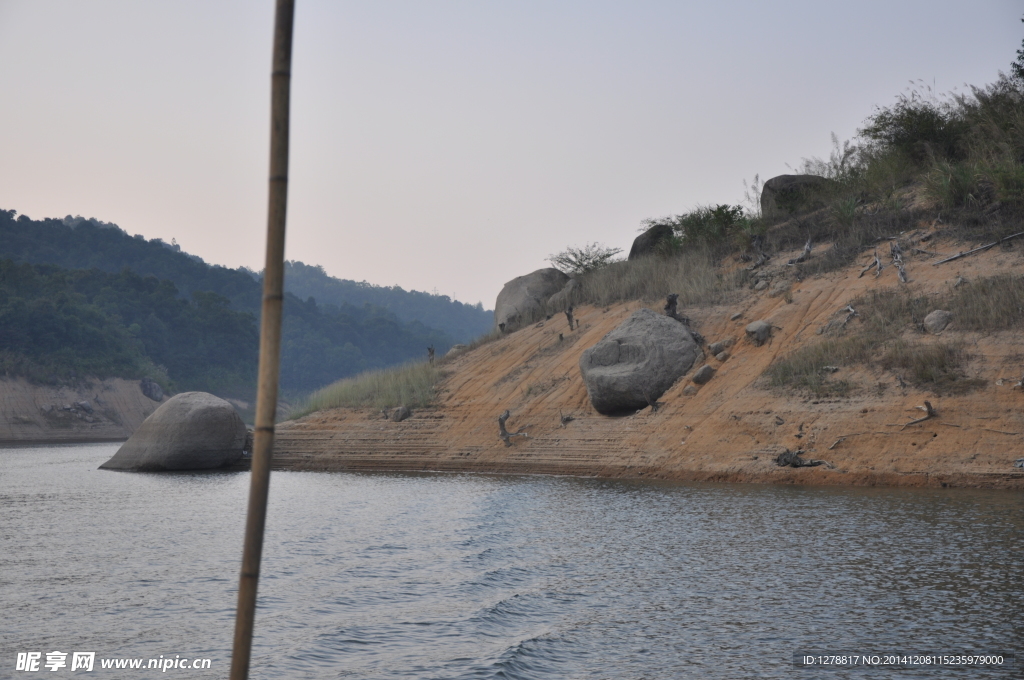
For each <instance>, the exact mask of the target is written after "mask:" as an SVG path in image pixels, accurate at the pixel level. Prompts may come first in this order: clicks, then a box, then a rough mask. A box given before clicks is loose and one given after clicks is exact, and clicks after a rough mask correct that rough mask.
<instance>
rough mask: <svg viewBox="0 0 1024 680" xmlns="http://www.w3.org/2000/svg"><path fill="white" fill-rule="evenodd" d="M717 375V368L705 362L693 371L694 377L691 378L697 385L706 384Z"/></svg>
mask: <svg viewBox="0 0 1024 680" xmlns="http://www.w3.org/2000/svg"><path fill="white" fill-rule="evenodd" d="M713 377H715V368H714V367H713V366H711V365H710V364H704V365H703V366H701V367H700V368H698V369H697V370H696V371H694V373H693V377H692V378H690V380H692V381H693V383H694V384H695V385H704V384H706V383H707V382H709V381H710V380H711V379H712V378H713Z"/></svg>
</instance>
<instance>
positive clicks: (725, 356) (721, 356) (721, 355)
mask: <svg viewBox="0 0 1024 680" xmlns="http://www.w3.org/2000/svg"><path fill="white" fill-rule="evenodd" d="M715 358H716V359H718V360H719V361H725V360H726V359H728V358H729V353H728V352H724V351H723V352H719V353H718V354H716V355H715Z"/></svg>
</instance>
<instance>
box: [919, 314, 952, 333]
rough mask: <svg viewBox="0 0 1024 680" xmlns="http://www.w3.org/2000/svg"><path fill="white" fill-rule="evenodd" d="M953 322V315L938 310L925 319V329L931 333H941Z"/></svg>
mask: <svg viewBox="0 0 1024 680" xmlns="http://www.w3.org/2000/svg"><path fill="white" fill-rule="evenodd" d="M952 320H953V315H952V314H950V313H949V312H947V311H946V310H944V309H936V310H935V311H934V312H932V313H930V314H929V315H928V316H926V317H924V327H925V329H926V330H927V331H928V332H929V333H941V332H942V331H943V330H945V328H946V326H948V325H949V322H950V321H952Z"/></svg>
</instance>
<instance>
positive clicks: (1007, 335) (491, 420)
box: [275, 246, 1024, 489]
mask: <svg viewBox="0 0 1024 680" xmlns="http://www.w3.org/2000/svg"><path fill="white" fill-rule="evenodd" d="M824 247H827V246H824ZM784 258H785V254H782V255H780V256H778V258H777V259H778V260H779V261H783V262H784V261H785V259H784ZM1021 260H1022V257H1021V255H1020V254H1019V252H1017V251H1010V252H990V253H983V254H981V255H979V256H976V257H973V258H971V259H965V260H963V261H961V262H959V263H958V264H959V266H957V267H950V266H948V265H944V266H940V267H933V266H931V265H930V261H931V259H925V258H913V259H911V260H910V261H909V262H908V273H909V274H910V276H911V283H910V284H909V285H911V286H913V287H915V290H918V291H919V292H921V293H929V292H930V293H935V292H938V291H941V290H942V289H943V287H945V286H948V285H951V284H952V282H953V280H954V279H955V278H956V277H957V276H964V277H980V276H991V275H993V274H995V273H998V272H1002V271H1019V267H1020V264H1021ZM858 273H859V268H851V269H849V270H844V271H839V272H834V273H831V274H827V275H823V276H821V277H818V278H813V279H807V280H805V281H802V282H793V286H792V289H791V291H790V293H789V295H778V296H775V297H773V296H772V295H771V294H770V293H769V291H767V290H766V291H763V292H758V291H753V290H744V291H742V292H737V293H735V294H734V295H733V297H732V298H731V299H729V300H727V301H726V302H725V303H723V304H721V305H718V306H715V307H700V308H692V309H687V310H685V311H684V313H685V314H686V315H687V316H689V317H690V318H692V319H694V320H695V322H696V324H697V328H698V330H699V331H700V332H701V333H702V334H703V335H704V336H705V337H706V338H707V340H708V341H709V342H715V341H718V340H724V339H727V338H730V337H732V338H735V339H736V341H737V342H736V344H735V345H734V346H733V347H732V348H731V349H730V350H729V352H730V356H729V358H728V359H727V360H726V361H724V362H719V361H717V360H715V359H713V358H711V357H707V358H706V359H705V360H706V361H708V362H710V363H712V365H714V366H715V368H716V369H717V372H716V374H715V377H714V378H713V379H712V380H711V381H710V382H709V383H708V384H706V385H704V386H702V387H700V389H699V391H698V392H697V393H696V394H695V395H693V396H687V395H685V394H684V393H683V390H684V388H685V387H686V386H687V385H689V384H690V381H689V379H688V377H684V378H683V379H681V380H680V381H679V382H677V383H676V384H675V385H674V386H673V387H672V388H670V389H669V390H668V392H666V393H665V395H663V396H662V397H661V398H660V400H659V401H660V402H661V406H660V408H659V409H658V410H657V411H656V412H652V409H650V408H646V409H643V410H641V411H639V412H637V413H636V414H634V415H630V416H626V417H614V418H613V417H607V416H602V415H600V414H598V413H597V412H596V411H594V409H593V408H592V407H591V405H590V402H589V400H588V398H587V393H586V388H585V386H584V384H583V380H582V378H581V376H580V372H579V367H578V363H579V357H580V353H581V352H582V351H583V350H584V349H585V348H587V347H590V346H592V345H594V344H596V343H597V342H598V340H600V339H601V338H602V337H603V336H604V335H605V334H606V333H608V332H609V331H611V330H612V329H613V328H615V327H616V326H617V325H618V324H619V323H621V322H622V321H623V320H624V319H625V318H626V317H627V316H628V315H629V314H630V313H632V312H633V311H634V310H635V309H636V308H638V307H639V306H640V305H641V303H639V302H634V303H627V304H621V305H615V306H612V307H609V308H597V307H584V308H580V309H578V310H577V311H576V318H577V319H579V321H580V327H579V329H578V330H575V331H572V332H570V331H569V330H568V326H567V324H566V322H565V320H564V319H563V318H561V316H556V317H553V318H551V319H549V320H547V321H546V322H543V323H541V324H537V325H535V326H532V327H528V328H525V329H522V330H519V331H517V332H515V333H512V334H510V335H508V336H505V337H503V338H501V339H500V340H497V341H495V342H493V343H490V344H487V345H484V346H482V347H479V348H477V349H475V350H473V351H471V352H468V353H466V354H464V355H462V356H460V357H458V358H457V359H455V360H454V361H452V362H451V363H449V364H447V365H446V366H445V370H446V371H448V375H447V377H446V378H445V379H444V380H443V382H442V384H441V391H440V396H439V398H438V400H437V404H436V406H435V407H433V408H430V409H420V410H417V411H416V412H415V413H414V415H413V416H412V417H411V418H410V419H408V420H405V421H403V422H400V423H394V422H391V421H387V420H385V419H384V417H383V415H382V414H381V413H380V412H376V411H371V410H366V409H363V410H360V409H335V410H331V411H324V412H319V413H315V414H312V415H310V416H308V417H306V418H303V419H302V420H299V421H293V422H287V423H282V424H280V425H279V426H278V431H277V432H278V433H277V439H276V453H275V456H276V457H275V465H276V466H277V467H279V468H290V469H306V470H377V471H388V470H392V471H396V470H403V471H415V470H433V471H451V472H500V473H525V474H567V475H591V476H602V477H617V478H642V479H668V480H706V481H748V482H773V483H776V482H777V483H806V484H828V485H831V484H853V485H873V484H881V485H905V486H932V485H934V486H938V485H949V486H975V487H989V488H1015V489H1021V488H1024V470H1021V469H1019V468H1015V467H1014V465H1013V463H1014V461H1015V460H1016V459H1019V458H1022V457H1024V414H1022V407H1024V393H1022V391H1021V390H1020V389H1019V388H1018V389H1015V388H1014V385H1015V384H1016V383H1017V381H1018V378H1019V377H1020V373H1021V365H1020V360H1019V358H1020V342H1019V338H1018V335H1017V334H1016V333H1011V332H1000V333H994V334H977V333H957V332H955V331H948V332H947V333H949V335H948V337H946V338H944V339H946V340H949V339H956V340H958V341H961V342H963V343H965V345H966V346H967V347H968V350H969V353H970V355H971V360H970V362H969V365H968V366H967V368H966V370H967V374H968V376H970V377H972V378H974V379H980V380H982V381H984V387H981V388H979V389H977V390H975V391H973V392H970V393H968V394H964V395H959V396H936V395H934V394H931V393H929V392H927V391H922V390H918V389H915V388H913V387H900V386H899V385H898V384H897V383H896V381H895V380H894V378H893V375H892V374H891V373H885V372H882V371H876V370H873V369H869V368H866V367H859V368H842V369H841V370H840V372H839V373H838V374H836V376H834V377H835V378H837V379H844V380H847V381H849V382H850V383H851V384H854V385H855V386H856V387H855V389H854V390H853V391H852V392H851V394H850V396H848V397H845V398H842V399H823V400H819V399H812V398H810V397H807V396H800V395H796V394H792V393H785V394H784V393H781V392H778V391H773V390H769V389H766V388H765V387H764V386H763V384H762V380H761V375H762V373H763V372H764V370H765V369H766V368H767V367H768V366H769V364H770V363H771V362H772V360H773V359H775V358H777V357H780V356H783V355H785V354H787V353H789V352H791V351H793V350H794V349H797V348H799V347H800V346H802V345H804V344H807V343H812V342H817V341H818V340H820V338H821V336H820V335H819V334H818V330H819V329H820V328H822V327H823V326H824V325H825V324H827V323H828V322H829V321H830V320H833V319H835V318H837V317H838V318H842V316H840V312H839V310H840V309H841V308H842V307H844V306H845V305H846V304H848V303H849V302H850V301H851V300H853V299H855V298H856V297H857V296H859V295H863V294H864V293H866V292H868V291H869V290H872V289H883V288H889V287H894V286H897V285H905V284H899V283H898V282H897V281H896V280H895V272H894V271H892V268H890V269H889V270H888V271H887V272H886V273H885V274H883V276H881V277H879V278H878V279H874V278H872V277H871V276H865V277H862V278H858V276H857V274H858ZM652 306H657V305H652ZM737 312H739V313H740V314H741V316H740V317H739V318H735V319H734V318H732V317H733V316H734V315H735V314H736V313H737ZM755 319H767V320H769V321H770V322H771V323H772V324H773V325H774V326H775V327H776V328H775V330H774V335H773V338H772V340H771V342H770V343H766V344H765V345H763V346H761V347H757V346H755V345H753V344H752V343H749V342H748V341H746V340H745V339H744V337H743V331H744V327H745V326H746V324H747V323H749V322H750V321H752V320H755ZM853 323H856V322H853ZM559 334H562V336H563V338H564V339H563V340H561V341H560V340H559ZM932 339H934V338H932ZM925 400H929V401H930V402H931V403H932V404H933V406H934V407H935V409H936V411H937V412H938V417H936V418H932V419H929V420H926V421H924V422H922V423H918V424H915V425H910V426H906V427H904V424H906V423H908V422H910V421H911V420H914V419H915V418H918V417H920V416H921V415H923V413H922V411H920V410H919V409H918V407H919V406H921V405H922V404H923V403H924V401H925ZM505 409H509V410H510V411H511V413H512V417H511V418H510V419H509V421H508V428H509V430H510V431H512V432H515V431H519V430H521V431H523V432H525V433H526V434H527V435H528V436H524V437H514V438H513V439H512V446H509V447H506V446H505V445H504V443H503V442H502V441H501V440H500V439H499V438H498V425H497V420H496V419H497V416H498V415H499V414H500V413H501V412H502V411H504V410H505ZM563 415H564V416H571V417H572V418H573V420H572V421H570V422H567V423H565V424H564V425H563V424H562V419H561V416H563ZM787 449H788V450H791V451H797V450H803V451H804V452H805V453H804V454H803V455H805V456H806V457H808V458H814V459H822V460H826V461H828V462H829V463H830V465H831V466H832V467H827V466H820V467H814V468H780V467H778V466H777V465H776V464H775V462H774V459H775V457H776V456H777V455H778V454H779V453H781V452H783V451H785V450H787Z"/></svg>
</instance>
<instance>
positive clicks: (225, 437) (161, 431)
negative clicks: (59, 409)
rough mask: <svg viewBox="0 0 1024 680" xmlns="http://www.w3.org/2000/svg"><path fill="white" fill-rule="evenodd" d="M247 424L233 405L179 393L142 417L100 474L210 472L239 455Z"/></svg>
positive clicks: (208, 396)
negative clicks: (107, 471)
mask: <svg viewBox="0 0 1024 680" xmlns="http://www.w3.org/2000/svg"><path fill="white" fill-rule="evenodd" d="M245 439H246V430H245V423H243V422H242V419H241V418H239V417H238V413H236V412H235V409H234V407H233V406H231V404H229V403H228V402H226V401H224V400H223V399H221V398H219V397H215V396H213V395H212V394H207V393H206V392H182V393H181V394H177V395H175V396H173V397H171V398H170V399H169V400H167V401H166V402H164V403H163V404H162V405H161V406H160V407H159V408H158V409H157V410H156V411H154V412H153V413H152V414H151V415H150V416H149V417H148V418H146V419H145V420H144V421H143V422H142V425H141V426H139V429H138V430H136V431H135V434H133V435H132V436H131V438H130V439H128V441H126V442H125V443H124V444H123V445H122V446H121V448H120V449H118V450H117V453H115V454H114V456H113V458H111V459H110V460H108V461H107V462H106V463H104V464H103V465H101V466H100V469H101V470H133V471H139V472H144V471H157V470H208V469H210V468H218V467H223V466H225V465H230V464H231V463H234V462H235V461H237V460H238V459H239V458H241V457H242V447H244V446H245Z"/></svg>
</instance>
